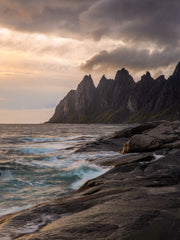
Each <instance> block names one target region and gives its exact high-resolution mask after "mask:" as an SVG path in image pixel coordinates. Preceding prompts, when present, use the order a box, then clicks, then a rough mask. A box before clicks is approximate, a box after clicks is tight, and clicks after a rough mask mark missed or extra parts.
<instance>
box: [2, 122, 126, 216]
mask: <svg viewBox="0 0 180 240" xmlns="http://www.w3.org/2000/svg"><path fill="white" fill-rule="evenodd" d="M128 126H129V125H128ZM126 127H127V125H122V124H117V125H104V124H82V125H80V124H38V125H35V124H33V125H22V124H19V125H5V124H1V125H0V216H2V215H5V214H8V213H13V212H16V211H19V210H21V209H25V208H27V207H30V206H33V205H35V204H38V203H40V202H44V201H47V200H49V199H51V198H52V197H57V196H60V195H63V194H67V193H70V192H72V191H75V190H76V189H77V188H78V187H80V186H81V185H82V184H83V183H84V182H86V181H87V180H88V179H91V178H94V177H97V176H99V175H101V174H102V173H104V172H105V171H107V169H104V168H101V167H99V166H96V165H93V164H91V163H89V162H88V161H86V160H87V159H90V158H97V157H98V156H105V155H107V156H111V155H115V154H119V153H115V152H105V151H103V152H93V153H90V152H89V153H75V150H76V147H78V145H79V144H80V143H85V142H88V141H92V140H94V139H96V138H97V137H99V136H102V135H106V134H110V133H113V132H114V131H118V130H121V129H124V128H126ZM71 147H73V148H71ZM74 147H75V148H74Z"/></svg>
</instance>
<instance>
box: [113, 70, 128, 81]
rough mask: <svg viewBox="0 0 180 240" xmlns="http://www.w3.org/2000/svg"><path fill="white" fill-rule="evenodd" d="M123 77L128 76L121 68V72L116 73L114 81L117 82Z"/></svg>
mask: <svg viewBox="0 0 180 240" xmlns="http://www.w3.org/2000/svg"><path fill="white" fill-rule="evenodd" d="M124 76H129V72H128V71H127V70H126V69H125V68H122V69H121V70H118V71H117V73H116V76H115V80H118V79H119V78H121V77H124Z"/></svg>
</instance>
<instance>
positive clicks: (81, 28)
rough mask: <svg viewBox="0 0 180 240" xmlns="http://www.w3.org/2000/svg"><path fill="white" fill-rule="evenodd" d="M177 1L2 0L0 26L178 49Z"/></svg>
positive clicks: (179, 35)
mask: <svg viewBox="0 0 180 240" xmlns="http://www.w3.org/2000/svg"><path fill="white" fill-rule="evenodd" d="M179 10H180V2H179V0H163V1H157V0H146V1H142V0H121V1H119V0H111V1H110V0H86V1H84V0H76V1H74V0H68V1H67V0H66V1H65V0H53V1H49V0H31V1H27V0H16V1H14V0H6V1H3V0H1V8H0V18H1V25H2V26H5V27H8V28H11V29H16V30H19V31H26V32H41V33H51V34H59V35H60V36H63V37H75V38H78V39H81V38H82V37H83V38H90V37H91V38H94V39H96V40H99V39H100V38H102V37H106V38H114V39H123V40H124V41H126V42H127V41H128V42H133V41H136V42H139V41H142V42H144V41H148V42H154V43H156V44H162V45H173V46H174V45H178V44H179V39H180V25H179V22H180V14H179Z"/></svg>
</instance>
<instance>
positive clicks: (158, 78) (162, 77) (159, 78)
mask: <svg viewBox="0 0 180 240" xmlns="http://www.w3.org/2000/svg"><path fill="white" fill-rule="evenodd" d="M165 80H166V79H165V76H164V75H160V76H159V77H157V78H156V81H165Z"/></svg>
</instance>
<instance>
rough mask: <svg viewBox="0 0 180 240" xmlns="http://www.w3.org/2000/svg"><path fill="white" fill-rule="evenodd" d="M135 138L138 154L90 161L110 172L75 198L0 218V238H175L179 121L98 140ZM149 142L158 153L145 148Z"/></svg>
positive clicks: (179, 207) (179, 204)
mask: <svg viewBox="0 0 180 240" xmlns="http://www.w3.org/2000/svg"><path fill="white" fill-rule="evenodd" d="M136 136H138V138H139V137H140V136H142V138H143V139H145V138H146V136H147V139H145V143H144V142H143V141H142V142H141V141H140V143H139V146H141V153H137V152H136V154H128V155H127V154H125V155H122V154H120V153H119V155H116V156H114V157H101V158H97V159H93V160H92V163H94V164H100V165H103V166H110V167H111V169H110V170H109V171H108V172H106V173H105V174H103V175H102V176H100V177H98V178H95V179H92V180H89V181H87V182H86V183H85V184H84V185H83V186H81V187H80V188H79V189H78V190H77V192H76V193H73V194H70V195H67V196H63V197H59V198H56V199H52V200H51V201H49V202H47V203H43V204H40V205H38V206H35V207H32V208H29V209H26V210H23V211H21V212H18V213H14V214H11V215H7V216H4V217H1V218H0V239H5V240H12V239H19V240H26V239H29V240H30V239H31V240H35V239H38V240H41V239H42V240H49V239H52V240H53V239H54V240H55V239H64V240H92V239H96V240H100V239H104V240H117V239H122V240H134V239H136V240H141V239H157V240H161V239H165V240H177V239H180V232H179V226H180V192H179V189H180V145H179V147H178V146H177V143H178V139H179V137H180V122H179V121H177V122H173V123H170V122H156V123H154V122H152V123H147V124H142V125H138V126H136V127H132V128H128V129H125V130H123V131H119V132H116V133H114V134H111V135H109V136H104V137H103V138H102V139H104V140H107V139H108V141H109V143H110V142H111V141H113V140H115V139H121V138H124V137H126V138H128V137H131V139H133V138H135V137H136ZM151 137H152V138H153V137H154V138H156V139H158V141H161V143H162V145H159V147H160V148H159V147H158V146H157V145H156V142H154V143H153V144H155V145H154V146H155V148H151V146H152V145H151V144H152V139H151ZM99 140H100V139H99ZM127 141H128V139H127ZM158 141H157V142H158ZM175 143H176V148H173V147H172V144H175ZM101 144H102V143H101V142H99V145H101ZM136 144H137V142H136ZM148 144H150V145H148ZM158 144H159V143H158ZM166 144H171V147H167V145H166ZM145 145H146V147H144V146H145ZM106 146H108V144H107V145H106ZM134 146H135V145H134ZM103 148H104V149H105V145H104V146H103ZM120 148H121V146H119V150H120ZM153 149H156V150H153ZM147 150H149V151H148V152H147Z"/></svg>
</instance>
